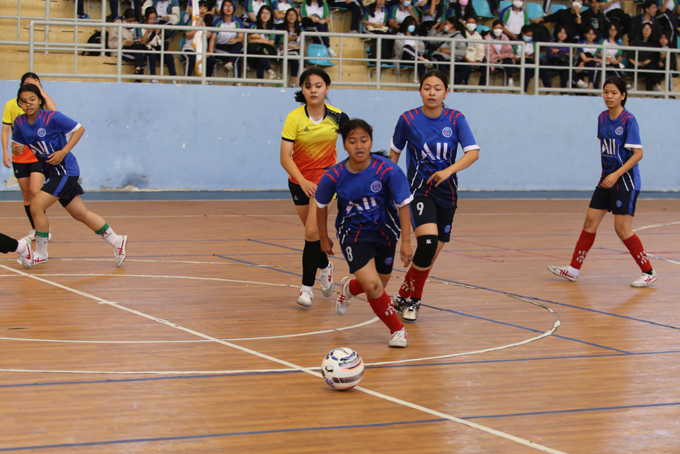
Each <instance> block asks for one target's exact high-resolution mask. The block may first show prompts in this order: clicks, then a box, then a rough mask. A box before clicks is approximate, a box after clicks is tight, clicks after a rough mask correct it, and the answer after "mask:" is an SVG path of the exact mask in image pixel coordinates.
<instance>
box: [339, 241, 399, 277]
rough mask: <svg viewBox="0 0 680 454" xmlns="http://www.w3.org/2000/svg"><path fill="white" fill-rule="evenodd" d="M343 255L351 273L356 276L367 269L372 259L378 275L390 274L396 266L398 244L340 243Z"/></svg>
mask: <svg viewBox="0 0 680 454" xmlns="http://www.w3.org/2000/svg"><path fill="white" fill-rule="evenodd" d="M340 247H341V248H342V255H344V256H345V260H347V264H348V265H349V272H350V273H352V274H354V273H355V272H356V271H359V270H360V269H362V268H363V267H365V266H366V265H367V264H368V262H370V261H371V259H375V269H376V270H377V271H378V274H390V273H391V272H392V266H393V265H394V253H395V251H396V250H397V242H396V241H395V242H394V243H393V244H392V245H391V246H384V245H381V244H375V243H340Z"/></svg>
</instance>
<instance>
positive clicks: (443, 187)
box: [392, 107, 479, 206]
mask: <svg viewBox="0 0 680 454" xmlns="http://www.w3.org/2000/svg"><path fill="white" fill-rule="evenodd" d="M459 143H460V145H461V147H462V148H463V151H464V152H468V151H470V150H479V145H477V142H476V141H475V138H474V136H473V135H472V131H471V130H470V126H469V125H468V122H467V120H466V119H465V115H463V114H462V113H460V112H458V111H457V110H453V109H448V108H446V107H445V108H444V109H443V111H442V114H441V115H440V116H439V117H438V118H430V117H428V116H426V115H425V114H424V113H423V111H422V108H420V107H419V108H417V109H413V110H409V111H407V112H405V113H403V114H402V116H401V117H399V121H398V122H397V126H396V128H395V129H394V136H393V137H392V148H393V149H394V150H395V151H398V152H399V153H401V152H402V151H403V150H404V149H405V148H406V145H407V144H408V151H409V153H408V161H407V162H408V181H409V184H410V186H411V192H412V193H413V195H414V196H415V197H422V196H426V197H432V198H433V199H434V200H435V202H437V203H441V204H447V205H448V204H452V205H453V206H457V202H458V195H457V191H458V176H457V175H456V174H453V175H451V178H449V179H448V180H447V181H443V182H441V183H440V184H439V186H435V184H436V183H435V182H434V181H432V182H430V183H427V180H428V179H429V178H430V177H431V176H432V174H433V173H435V172H438V171H440V170H444V169H446V168H447V167H450V166H451V165H452V164H453V163H454V162H456V153H457V151H458V144H459Z"/></svg>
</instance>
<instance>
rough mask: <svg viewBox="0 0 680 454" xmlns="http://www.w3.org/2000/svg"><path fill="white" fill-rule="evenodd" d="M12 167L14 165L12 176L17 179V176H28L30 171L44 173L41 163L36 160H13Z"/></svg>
mask: <svg viewBox="0 0 680 454" xmlns="http://www.w3.org/2000/svg"><path fill="white" fill-rule="evenodd" d="M12 167H14V176H15V177H16V178H17V180H18V179H19V178H28V177H30V176H31V174H32V173H42V174H43V175H45V172H44V171H43V166H42V164H40V163H39V162H37V161H36V162H29V163H27V164H25V163H22V162H13V163H12Z"/></svg>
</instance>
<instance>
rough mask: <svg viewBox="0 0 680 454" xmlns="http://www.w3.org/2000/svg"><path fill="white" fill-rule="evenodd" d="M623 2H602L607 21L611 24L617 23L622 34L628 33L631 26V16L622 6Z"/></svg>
mask: <svg viewBox="0 0 680 454" xmlns="http://www.w3.org/2000/svg"><path fill="white" fill-rule="evenodd" d="M622 3H623V2H622V1H621V0H606V1H605V2H600V9H601V10H602V11H603V12H604V15H605V17H606V18H607V21H609V23H611V24H616V25H617V27H619V31H620V33H621V35H622V36H623V35H625V34H626V33H628V27H630V21H631V19H632V18H631V17H630V15H629V14H627V13H626V12H625V11H624V10H623V9H622V7H621V4H622ZM606 35H607V34H606V33H605V37H606Z"/></svg>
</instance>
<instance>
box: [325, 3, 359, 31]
mask: <svg viewBox="0 0 680 454" xmlns="http://www.w3.org/2000/svg"><path fill="white" fill-rule="evenodd" d="M328 6H330V7H331V8H340V9H346V10H348V11H349V12H350V13H352V19H351V20H350V25H349V32H350V33H359V24H361V16H363V14H364V8H363V5H362V3H361V1H360V0H329V2H328Z"/></svg>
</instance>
